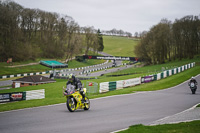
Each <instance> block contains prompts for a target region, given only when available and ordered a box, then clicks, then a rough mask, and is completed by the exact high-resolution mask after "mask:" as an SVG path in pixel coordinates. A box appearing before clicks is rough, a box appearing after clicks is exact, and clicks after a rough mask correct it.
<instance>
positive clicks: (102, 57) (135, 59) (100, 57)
mask: <svg viewBox="0 0 200 133" xmlns="http://www.w3.org/2000/svg"><path fill="white" fill-rule="evenodd" d="M76 59H77V60H84V59H98V60H130V61H139V59H138V58H137V57H122V56H95V55H83V56H76Z"/></svg>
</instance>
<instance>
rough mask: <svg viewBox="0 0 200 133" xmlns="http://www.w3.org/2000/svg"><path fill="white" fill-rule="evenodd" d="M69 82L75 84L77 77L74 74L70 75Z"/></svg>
mask: <svg viewBox="0 0 200 133" xmlns="http://www.w3.org/2000/svg"><path fill="white" fill-rule="evenodd" d="M68 78H69V81H70V82H73V81H74V79H75V76H74V75H73V74H70V75H68Z"/></svg>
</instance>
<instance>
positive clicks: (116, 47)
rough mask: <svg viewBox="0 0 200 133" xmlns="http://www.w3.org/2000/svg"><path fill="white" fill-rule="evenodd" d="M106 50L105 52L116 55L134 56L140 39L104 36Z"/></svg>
mask: <svg viewBox="0 0 200 133" xmlns="http://www.w3.org/2000/svg"><path fill="white" fill-rule="evenodd" d="M103 43H104V51H103V52H105V53H108V54H111V55H114V56H128V57H134V56H135V54H134V53H133V50H134V46H135V45H136V44H137V43H138V41H136V40H133V39H131V38H128V37H117V36H103Z"/></svg>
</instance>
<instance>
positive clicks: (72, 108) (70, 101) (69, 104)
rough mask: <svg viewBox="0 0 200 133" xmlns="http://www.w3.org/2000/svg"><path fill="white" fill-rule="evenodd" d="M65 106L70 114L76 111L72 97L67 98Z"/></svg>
mask: <svg viewBox="0 0 200 133" xmlns="http://www.w3.org/2000/svg"><path fill="white" fill-rule="evenodd" d="M66 104H67V108H68V110H69V111H70V112H74V111H75V110H76V102H75V99H74V98H73V97H68V98H67V102H66Z"/></svg>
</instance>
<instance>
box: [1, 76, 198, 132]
mask: <svg viewBox="0 0 200 133" xmlns="http://www.w3.org/2000/svg"><path fill="white" fill-rule="evenodd" d="M196 79H197V82H198V83H199V84H200V75H199V76H198V77H197V78H196ZM187 84H188V82H184V83H182V84H180V85H178V86H176V87H172V88H169V89H165V90H160V91H154V92H139V93H134V94H127V95H119V96H111V97H106V98H99V99H93V100H91V108H90V110H89V111H84V110H78V111H76V112H74V113H71V112H69V111H68V110H67V108H66V106H65V104H58V105H53V106H44V107H38V108H30V109H23V110H16V111H8V112H2V113H0V120H1V123H0V132H1V133H27V132H28V133H64V132H65V133H66V132H67V133H80V132H81V133H109V132H112V131H116V130H119V129H123V128H127V127H129V126H131V125H134V124H148V123H151V122H153V121H155V120H158V119H161V118H164V117H166V116H170V115H173V114H176V113H179V112H181V111H183V110H186V109H188V108H190V107H192V106H193V105H195V104H197V103H199V102H200V85H198V89H197V92H196V94H195V95H192V94H191V91H190V89H189V87H188V85H187Z"/></svg>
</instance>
